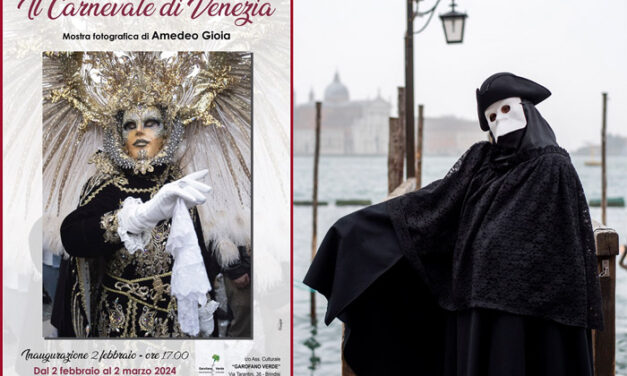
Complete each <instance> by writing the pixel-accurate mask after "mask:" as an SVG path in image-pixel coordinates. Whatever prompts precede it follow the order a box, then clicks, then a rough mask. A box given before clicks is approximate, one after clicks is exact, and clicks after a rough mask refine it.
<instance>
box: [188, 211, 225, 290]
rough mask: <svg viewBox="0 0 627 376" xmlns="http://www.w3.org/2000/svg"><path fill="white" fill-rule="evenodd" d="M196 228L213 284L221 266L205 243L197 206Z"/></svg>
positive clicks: (201, 250) (195, 215)
mask: <svg viewBox="0 0 627 376" xmlns="http://www.w3.org/2000/svg"><path fill="white" fill-rule="evenodd" d="M194 229H195V230H196V236H197V237H198V246H199V247H200V253H201V254H202V259H203V262H204V263H205V270H206V271H207V276H208V277H209V282H211V285H212V286H213V281H214V280H215V278H216V276H217V275H218V274H219V273H220V266H219V265H218V262H217V261H216V260H215V257H213V255H212V254H211V252H210V251H208V249H210V248H208V246H207V245H205V237H204V236H203V234H202V224H201V223H200V216H199V214H198V210H197V209H196V208H194ZM212 293H213V290H212Z"/></svg>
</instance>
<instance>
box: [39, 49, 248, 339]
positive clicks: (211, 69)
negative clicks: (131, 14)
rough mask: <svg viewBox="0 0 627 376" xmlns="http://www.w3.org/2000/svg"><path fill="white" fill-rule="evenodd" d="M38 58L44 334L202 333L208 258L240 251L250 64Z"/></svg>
mask: <svg viewBox="0 0 627 376" xmlns="http://www.w3.org/2000/svg"><path fill="white" fill-rule="evenodd" d="M43 59H44V61H43V67H44V71H43V85H44V91H43V97H44V109H43V118H44V121H43V145H44V150H43V157H44V164H43V176H44V205H45V213H44V214H45V216H44V218H45V219H46V221H45V223H44V245H45V246H46V249H55V250H61V251H62V252H60V253H63V254H64V256H65V257H64V259H63V261H62V263H61V267H60V277H59V281H58V284H57V290H56V296H55V301H54V306H53V314H52V320H51V321H52V324H53V325H54V326H55V327H56V328H57V330H58V335H59V336H60V337H125V338H129V337H189V336H198V337H209V336H211V335H212V333H213V332H214V318H213V314H214V312H215V310H216V309H217V307H218V303H217V302H216V301H214V300H212V296H213V293H212V291H211V290H212V287H211V284H212V281H213V279H214V278H215V276H216V275H217V274H218V273H219V272H220V267H219V265H218V261H217V260H222V259H228V260H236V257H233V256H231V255H230V253H232V252H233V251H232V250H233V249H235V250H236V251H235V252H237V247H240V246H241V247H250V215H251V212H250V200H251V173H250V163H251V121H252V114H251V96H252V91H251V89H252V86H251V75H252V69H251V68H252V67H251V55H250V54H248V53H236V52H233V53H225V52H219V53H217V52H216V53H214V52H211V53H201V52H190V53H182V52H181V53H160V52H128V53H127V52H120V53H114V52H71V53H59V52H53V53H45V54H44V58H43ZM99 149H100V150H99ZM63 251H64V252H63ZM224 253H226V254H224ZM236 256H237V255H236Z"/></svg>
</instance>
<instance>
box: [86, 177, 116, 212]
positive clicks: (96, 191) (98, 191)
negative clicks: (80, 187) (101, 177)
mask: <svg viewBox="0 0 627 376" xmlns="http://www.w3.org/2000/svg"><path fill="white" fill-rule="evenodd" d="M111 183H113V180H108V181H106V182H104V183H102V185H101V186H100V187H98V188H97V189H96V190H95V191H93V192H92V193H90V194H89V196H87V197H86V198H85V200H84V201H82V202H81V205H80V206H85V205H87V204H89V203H90V202H91V200H93V199H94V197H96V195H97V194H98V193H100V192H101V191H102V190H103V189H105V188H106V187H107V186H108V185H109V184H111Z"/></svg>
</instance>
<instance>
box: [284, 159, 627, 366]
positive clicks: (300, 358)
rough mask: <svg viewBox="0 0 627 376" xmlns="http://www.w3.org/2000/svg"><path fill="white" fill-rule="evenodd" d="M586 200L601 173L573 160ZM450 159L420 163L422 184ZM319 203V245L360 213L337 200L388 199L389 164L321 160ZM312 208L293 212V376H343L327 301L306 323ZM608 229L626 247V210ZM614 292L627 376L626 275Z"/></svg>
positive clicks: (336, 327) (624, 177)
mask: <svg viewBox="0 0 627 376" xmlns="http://www.w3.org/2000/svg"><path fill="white" fill-rule="evenodd" d="M572 159H573V163H574V165H575V168H576V169H577V172H578V173H579V177H580V179H581V181H582V184H583V187H584V191H585V193H586V196H587V197H588V198H597V197H600V196H601V193H600V192H601V183H600V181H601V169H600V168H599V167H586V166H584V161H585V159H586V158H585V157H578V156H574V157H572ZM455 160H456V158H453V157H427V158H425V161H424V163H423V181H424V184H428V183H429V182H431V181H434V180H436V179H439V178H441V177H442V176H444V175H445V174H446V172H447V171H448V169H449V168H450V167H451V166H452V165H453V164H454V162H455ZM312 171H313V165H312V158H311V157H295V158H294V200H311V187H312V184H311V182H312V176H313V172H312ZM318 192H319V193H318V195H319V199H320V200H324V201H329V203H330V205H329V206H321V207H319V208H318V218H319V222H318V229H319V233H318V239H319V240H322V238H323V237H324V234H325V233H326V230H327V229H328V228H329V227H331V225H332V224H333V223H334V222H335V221H336V220H337V219H338V218H340V217H342V216H344V215H346V214H348V213H350V212H352V211H355V210H357V209H358V207H336V206H334V205H331V203H333V202H334V201H335V200H337V199H370V200H372V202H373V203H375V202H378V201H381V199H382V198H384V197H385V195H386V193H387V159H386V157H383V156H375V157H372V156H367V157H365V156H364V157H352V156H351V157H344V156H342V157H322V158H321V160H320V177H319V183H318ZM614 196H621V197H624V198H626V199H627V158H626V157H610V158H608V197H614ZM311 213H312V211H311V207H301V206H297V207H294V374H295V375H299V376H300V375H312V376H313V375H319V376H333V375H340V374H341V351H340V346H341V336H342V325H341V322H339V320H335V321H333V323H331V325H330V326H328V327H327V326H326V325H324V322H323V320H324V314H325V311H326V299H325V298H324V297H323V296H321V295H317V303H318V304H317V309H316V312H317V314H318V325H317V327H316V328H312V326H311V323H310V318H309V309H310V308H309V289H308V288H307V287H306V286H304V285H303V284H302V282H301V281H302V280H303V277H304V275H305V273H306V272H307V268H308V267H309V263H310V260H311V249H310V247H311ZM590 214H591V216H592V218H593V219H596V220H600V218H601V213H600V209H599V208H591V210H590ZM608 225H609V226H610V227H612V228H614V229H616V231H618V233H619V236H620V238H619V241H620V242H621V244H625V243H626V242H627V240H626V239H627V208H609V209H608ZM617 270H618V273H617V274H618V276H617V284H616V285H617V286H616V345H617V346H616V369H617V375H619V376H627V271H626V270H624V269H622V268H617Z"/></svg>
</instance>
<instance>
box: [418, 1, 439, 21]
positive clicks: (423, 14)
mask: <svg viewBox="0 0 627 376" xmlns="http://www.w3.org/2000/svg"><path fill="white" fill-rule="evenodd" d="M438 4H440V0H438V1H436V2H435V4H434V5H433V6H432V7H431V8H430V9H429V10H426V11H424V12H418V1H416V11H415V12H414V18H415V17H416V16H418V17H422V16H426V15H427V14H429V13H433V12H435V8H437V7H438Z"/></svg>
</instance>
